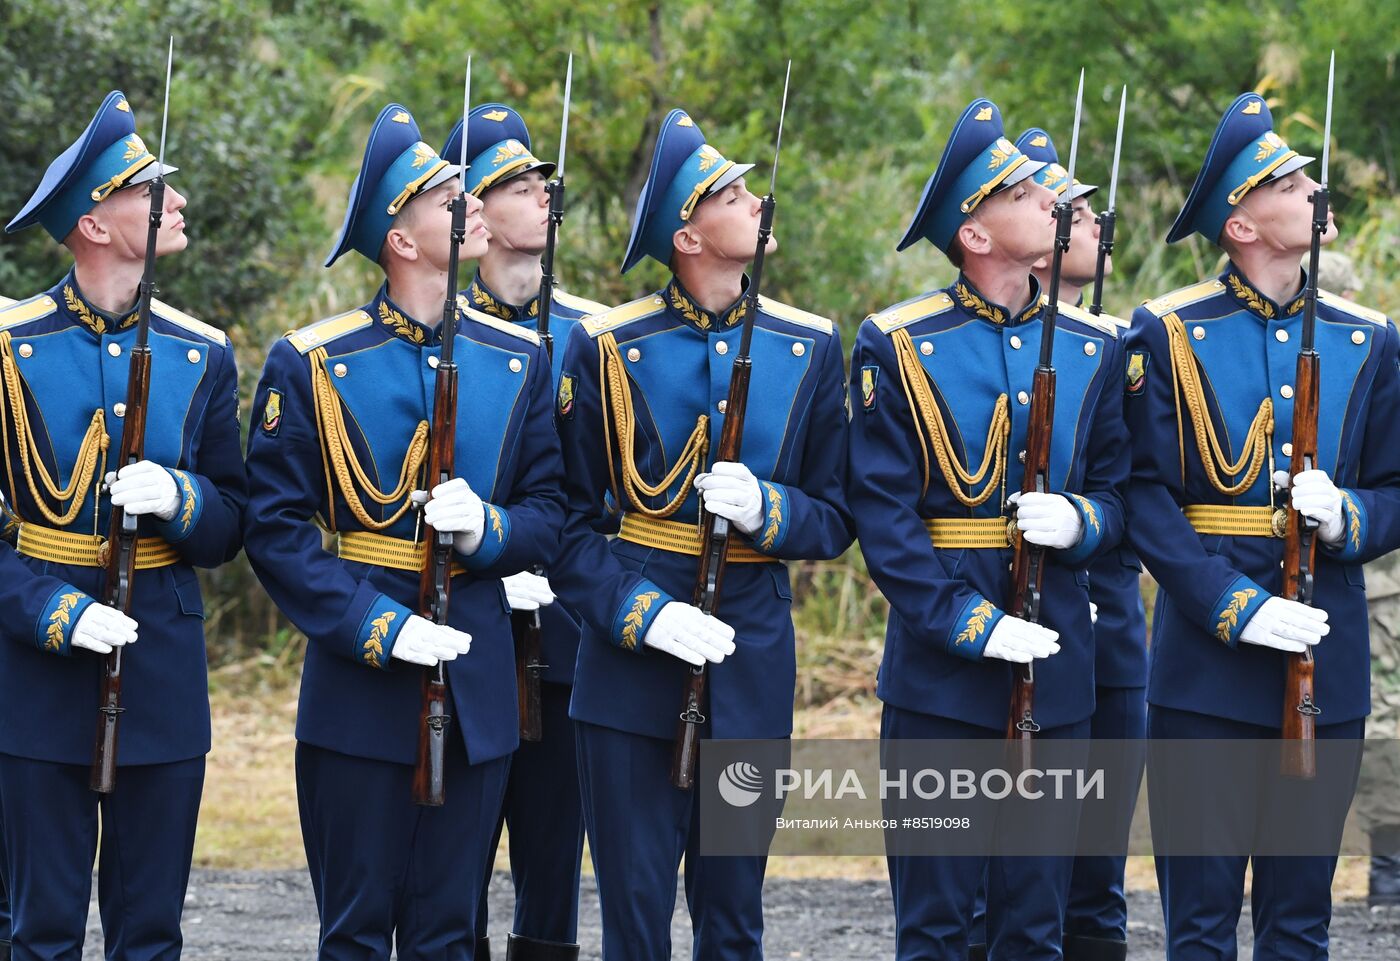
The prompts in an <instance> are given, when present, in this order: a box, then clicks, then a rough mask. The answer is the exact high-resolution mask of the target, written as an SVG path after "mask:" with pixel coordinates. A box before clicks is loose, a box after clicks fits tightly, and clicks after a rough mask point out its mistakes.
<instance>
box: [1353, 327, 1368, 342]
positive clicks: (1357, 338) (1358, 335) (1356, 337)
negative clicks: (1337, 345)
mask: <svg viewBox="0 0 1400 961" xmlns="http://www.w3.org/2000/svg"><path fill="white" fill-rule="evenodd" d="M1351 342H1352V343H1353V344H1364V343H1366V335H1365V334H1363V333H1362V332H1361V331H1359V330H1353V331H1352V332H1351Z"/></svg>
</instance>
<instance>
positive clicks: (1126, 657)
mask: <svg viewBox="0 0 1400 961" xmlns="http://www.w3.org/2000/svg"><path fill="white" fill-rule="evenodd" d="M1016 146H1017V148H1018V149H1020V150H1021V151H1022V152H1023V153H1025V154H1026V156H1028V157H1030V158H1031V159H1032V160H1040V161H1044V162H1045V167H1044V168H1042V170H1041V171H1040V172H1039V173H1037V174H1036V179H1037V180H1039V181H1040V183H1041V184H1042V185H1043V186H1045V187H1048V188H1050V189H1051V190H1053V191H1055V194H1056V196H1060V197H1062V196H1063V195H1064V192H1065V191H1066V190H1070V191H1071V193H1070V200H1071V202H1072V204H1073V209H1074V230H1073V232H1072V233H1071V234H1070V244H1069V250H1067V251H1066V252H1065V254H1064V258H1063V260H1062V265H1061V273H1060V292H1061V300H1062V301H1064V302H1065V303H1069V304H1074V305H1075V306H1083V299H1084V298H1083V291H1084V289H1085V288H1086V287H1088V286H1089V285H1091V284H1092V283H1093V282H1094V272H1095V267H1096V265H1097V262H1098V241H1099V228H1098V225H1097V224H1096V223H1095V221H1094V210H1093V208H1092V207H1091V206H1090V204H1089V197H1091V196H1092V195H1093V194H1094V193H1095V192H1096V191H1097V190H1098V189H1099V188H1098V187H1096V186H1094V185H1092V184H1081V183H1079V182H1078V181H1077V180H1076V181H1075V183H1074V184H1073V186H1071V185H1070V183H1069V174H1068V172H1067V171H1066V170H1065V168H1064V167H1062V166H1061V165H1060V158H1059V155H1058V154H1057V153H1056V151H1055V143H1054V141H1053V140H1051V139H1050V135H1049V134H1048V133H1046V132H1045V131H1044V130H1042V129H1040V128H1038V127H1032V128H1031V129H1030V130H1027V131H1026V132H1025V133H1023V134H1021V136H1020V137H1019V138H1018V139H1017V140H1016ZM1033 272H1034V273H1035V276H1036V279H1037V280H1039V281H1040V285H1041V289H1046V287H1047V285H1048V284H1049V282H1050V260H1049V258H1048V257H1047V258H1045V259H1043V260H1040V261H1037V262H1036V264H1035V268H1034V271H1033ZM1104 272H1105V274H1111V273H1112V272H1113V260H1112V257H1109V258H1108V260H1107V261H1106V263H1105V265H1104ZM1099 318H1100V320H1103V321H1107V322H1112V323H1115V324H1117V325H1118V327H1119V329H1120V332H1121V333H1126V328H1127V326H1128V325H1127V322H1126V321H1122V320H1119V319H1118V318H1116V317H1111V316H1109V315H1108V314H1100V315H1099ZM1141 573H1142V563H1141V562H1140V561H1139V560H1138V558H1137V555H1136V554H1134V553H1133V550H1132V548H1131V547H1130V546H1129V545H1128V544H1127V543H1126V542H1125V543H1121V544H1119V545H1118V546H1117V547H1115V548H1113V549H1111V550H1108V551H1106V552H1104V553H1103V554H1101V555H1099V557H1098V558H1096V559H1095V560H1094V561H1093V562H1092V563H1091V564H1090V565H1089V601H1090V603H1091V604H1092V605H1093V606H1094V608H1095V610H1094V625H1093V628H1094V714H1093V717H1092V718H1091V720H1090V727H1089V735H1090V737H1092V738H1094V739H1095V740H1103V741H1122V740H1132V739H1141V738H1143V737H1146V735H1147V692H1146V688H1147V616H1146V611H1145V610H1144V608H1143V603H1142V590H1141V588H1140V587H1139V583H1138V581H1139V576H1140V574H1141ZM1134 761H1135V763H1133V764H1131V765H1128V767H1129V768H1130V769H1131V770H1130V771H1129V772H1128V780H1129V781H1130V782H1131V783H1125V784H1124V785H1123V788H1124V789H1125V790H1123V791H1114V792H1111V793H1112V796H1113V797H1114V799H1115V804H1120V805H1121V807H1120V808H1118V809H1117V813H1119V814H1120V815H1122V818H1123V823H1122V827H1123V829H1124V830H1123V834H1122V838H1123V841H1124V843H1125V844H1126V843H1127V827H1128V822H1129V820H1130V819H1131V816H1132V808H1133V804H1134V801H1135V799H1136V797H1137V793H1138V789H1139V787H1140V783H1141V780H1142V764H1141V763H1140V762H1141V758H1137V757H1135V758H1134ZM1134 772H1135V773H1134ZM1126 865H1127V858H1126V857H1110V856H1101V857H1079V858H1076V859H1075V861H1074V875H1073V878H1072V879H1071V881H1070V892H1069V905H1068V908H1067V909H1066V912H1065V943H1064V950H1065V959H1066V961H1122V959H1124V958H1126V957H1127V952H1128V901H1127V897H1126V896H1125V894H1124V891H1123V872H1124V869H1125V867H1126Z"/></svg>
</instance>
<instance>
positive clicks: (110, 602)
mask: <svg viewBox="0 0 1400 961" xmlns="http://www.w3.org/2000/svg"><path fill="white" fill-rule="evenodd" d="M174 62H175V38H174V37H171V38H170V49H169V51H168V52H167V53H166V58H165V109H164V114H163V115H162V116H161V120H160V153H159V155H158V156H157V159H156V177H155V179H154V180H152V181H151V186H150V190H151V209H150V215H149V219H148V221H147V226H146V259H145V264H144V266H143V267H142V269H141V283H140V285H139V286H138V287H137V295H136V315H137V319H136V343H135V345H134V346H133V347H132V348H131V365H130V367H129V368H128V373H127V381H126V416H125V419H124V422H123V424H122V439H121V446H120V447H119V448H118V449H117V470H121V469H122V468H123V467H127V466H129V465H131V464H135V463H137V462H139V461H143V460H145V459H146V408H147V407H148V406H149V405H150V397H151V346H150V332H151V298H152V297H153V296H154V295H155V292H156V238H157V235H158V234H159V233H160V223H161V219H162V217H163V216H164V214H165V176H164V174H163V173H162V171H164V170H165V125H166V122H167V121H168V120H169V119H170V71H171V67H172V66H173V65H174ZM139 526H140V525H139V521H138V519H137V518H136V516H135V515H133V514H128V513H127V512H126V511H124V510H122V509H121V508H120V507H117V506H115V505H113V507H112V519H111V523H110V525H109V526H108V533H107V544H106V548H105V550H104V551H103V556H104V558H105V566H106V573H105V574H104V575H103V584H102V603H104V604H106V605H107V606H108V607H113V608H116V609H117V610H119V611H121V612H122V613H123V614H130V613H131V588H132V585H133V584H134V583H135V578H136V536H137V530H138V527H139ZM125 710H126V709H125V708H124V707H122V649H121V648H120V647H114V648H112V650H111V653H109V654H107V655H106V657H105V658H104V659H103V667H102V688H101V692H100V693H99V695H98V701H97V736H96V740H95V743H94V745H93V752H92V769H91V771H90V772H89V777H88V786H89V787H91V788H92V789H93V790H94V791H96V792H97V793H98V794H111V793H112V792H113V791H115V790H116V788H117V733H118V726H119V724H120V721H121V716H122V714H123V712H125Z"/></svg>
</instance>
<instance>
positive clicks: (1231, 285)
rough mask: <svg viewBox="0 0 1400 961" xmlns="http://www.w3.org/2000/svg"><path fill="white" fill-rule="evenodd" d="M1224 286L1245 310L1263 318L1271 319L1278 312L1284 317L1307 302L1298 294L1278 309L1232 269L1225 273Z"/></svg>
mask: <svg viewBox="0 0 1400 961" xmlns="http://www.w3.org/2000/svg"><path fill="white" fill-rule="evenodd" d="M1225 286H1226V288H1227V289H1228V290H1229V291H1230V293H1231V294H1232V295H1233V296H1234V298H1235V299H1236V300H1238V301H1239V302H1240V303H1241V304H1243V305H1244V307H1245V308H1246V309H1247V310H1249V311H1250V312H1251V313H1253V314H1255V315H1257V316H1259V317H1261V318H1263V319H1264V320H1273V319H1274V318H1276V317H1278V316H1279V315H1280V313H1282V315H1283V316H1285V317H1289V316H1292V315H1293V314H1296V313H1298V312H1299V311H1300V310H1302V309H1303V307H1304V305H1305V304H1306V303H1307V298H1306V297H1304V296H1303V295H1302V294H1299V295H1298V296H1297V297H1295V298H1293V300H1291V301H1289V302H1288V306H1286V307H1283V308H1281V310H1280V308H1279V307H1278V306H1277V305H1275V304H1274V302H1273V301H1272V300H1270V299H1269V298H1268V297H1266V296H1264V295H1263V294H1262V293H1260V292H1259V291H1258V290H1257V289H1255V287H1254V285H1253V284H1251V283H1250V282H1249V281H1248V280H1245V279H1244V277H1242V276H1240V275H1239V274H1238V273H1236V272H1235V271H1233V270H1231V271H1230V272H1229V273H1227V274H1226V275H1225Z"/></svg>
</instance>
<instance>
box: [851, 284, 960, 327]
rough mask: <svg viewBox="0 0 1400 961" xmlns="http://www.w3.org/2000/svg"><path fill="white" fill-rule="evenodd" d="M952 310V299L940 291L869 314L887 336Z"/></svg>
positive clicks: (945, 292)
mask: <svg viewBox="0 0 1400 961" xmlns="http://www.w3.org/2000/svg"><path fill="white" fill-rule="evenodd" d="M952 308H953V298H952V297H949V296H948V293H947V291H943V290H940V291H938V292H937V293H933V294H924V295H922V296H919V297H915V298H914V299H913V300H906V301H905V302H904V303H902V304H895V305H894V306H893V307H888V308H886V309H885V310H882V311H880V313H878V314H871V315H870V319H871V320H872V321H874V323H875V326H876V327H877V328H879V330H880V332H881V333H883V334H889V333H893V332H894V331H896V330H898V329H899V328H901V327H903V326H904V325H906V324H912V323H913V322H914V321H916V320H920V319H922V318H924V317H932V316H933V315H934V314H941V313H943V312H944V311H945V310H951V309H952Z"/></svg>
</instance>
